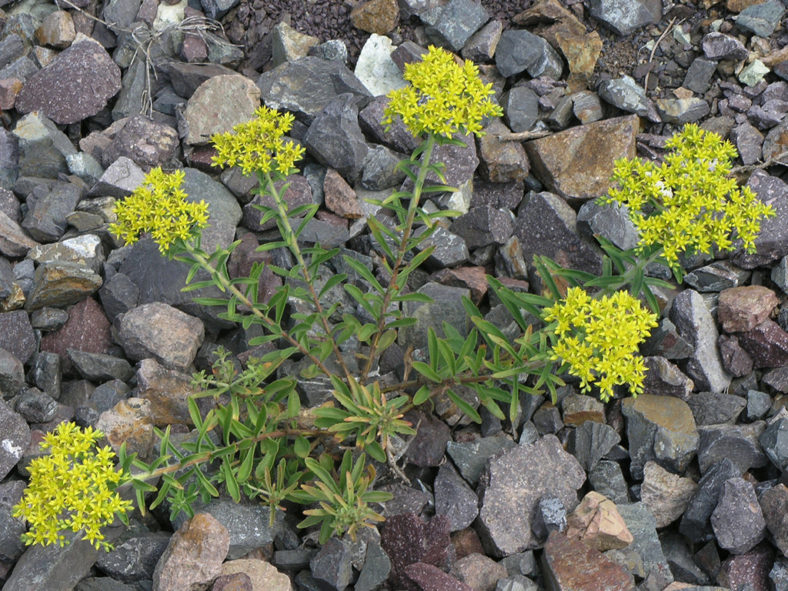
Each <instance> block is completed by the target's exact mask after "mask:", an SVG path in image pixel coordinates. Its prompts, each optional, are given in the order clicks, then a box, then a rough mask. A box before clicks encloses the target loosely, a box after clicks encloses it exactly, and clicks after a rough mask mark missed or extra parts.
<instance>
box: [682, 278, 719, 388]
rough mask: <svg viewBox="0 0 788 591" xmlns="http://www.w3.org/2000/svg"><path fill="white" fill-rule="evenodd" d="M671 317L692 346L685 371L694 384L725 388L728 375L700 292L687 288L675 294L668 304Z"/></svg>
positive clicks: (715, 329)
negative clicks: (671, 302)
mask: <svg viewBox="0 0 788 591" xmlns="http://www.w3.org/2000/svg"><path fill="white" fill-rule="evenodd" d="M670 319H671V321H672V322H673V323H674V324H675V325H676V329H677V330H678V333H679V335H681V336H682V337H683V338H684V339H685V340H687V342H689V343H691V344H692V346H693V348H694V351H693V353H692V355H691V357H690V359H689V361H688V362H687V369H686V372H687V374H688V375H689V376H690V377H691V378H692V379H693V381H694V382H695V386H696V387H697V388H698V389H699V390H708V391H711V392H722V391H724V390H725V389H726V388H727V387H728V385H729V384H730V381H731V377H730V375H729V374H727V373H726V372H725V370H724V369H723V367H722V362H721V359H720V354H719V350H718V348H717V338H718V337H719V333H718V331H717V326H716V324H715V322H714V319H713V318H712V316H711V313H710V312H709V309H708V308H707V307H706V304H705V302H704V301H703V298H702V297H701V295H700V294H699V293H698V292H697V291H695V290H692V289H687V290H685V291H683V292H682V293H680V294H679V295H678V296H676V298H675V299H674V300H673V304H672V305H671V308H670Z"/></svg>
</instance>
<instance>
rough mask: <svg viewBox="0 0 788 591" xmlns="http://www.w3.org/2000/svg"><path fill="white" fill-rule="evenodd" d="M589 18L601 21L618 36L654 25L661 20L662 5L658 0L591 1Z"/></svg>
mask: <svg viewBox="0 0 788 591" xmlns="http://www.w3.org/2000/svg"><path fill="white" fill-rule="evenodd" d="M589 8H590V11H591V16H593V17H594V18H595V19H598V20H600V21H602V22H603V23H604V24H605V25H607V26H608V27H610V28H611V29H613V30H614V31H615V32H616V33H618V34H619V35H629V34H630V33H632V32H634V31H636V30H637V29H640V28H642V27H645V26H646V25H655V24H657V23H658V22H659V20H660V19H661V18H662V3H661V2H659V0H636V1H634V2H631V3H629V2H628V3H622V2H620V1H619V0H591V3H590V6H589Z"/></svg>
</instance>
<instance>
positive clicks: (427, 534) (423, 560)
mask: <svg viewBox="0 0 788 591" xmlns="http://www.w3.org/2000/svg"><path fill="white" fill-rule="evenodd" d="M449 527H450V526H449V519H448V518H447V517H445V516H443V515H436V516H435V517H433V518H432V520H431V521H430V522H429V523H424V522H423V521H422V520H421V519H420V518H419V517H418V516H417V515H414V514H413V513H402V514H400V515H394V516H392V517H389V518H388V519H387V520H386V524H385V525H384V526H383V528H382V530H381V532H380V545H381V547H382V548H383V550H384V551H385V552H386V554H387V555H388V557H389V559H390V560H391V580H392V582H393V583H394V584H395V585H400V588H405V589H408V590H409V591H418V587H416V585H414V583H413V582H412V579H411V577H410V573H409V571H408V567H409V566H411V565H413V564H416V563H418V564H428V565H432V566H435V567H436V568H438V569H440V568H446V567H447V566H448V561H449V552H450V549H451V540H450V538H449ZM447 576H448V575H447ZM452 580H454V579H452ZM455 583H456V580H455Z"/></svg>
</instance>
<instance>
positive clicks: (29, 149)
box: [13, 111, 77, 179]
mask: <svg viewBox="0 0 788 591" xmlns="http://www.w3.org/2000/svg"><path fill="white" fill-rule="evenodd" d="M13 136H14V140H15V143H16V148H17V149H16V150H15V152H16V158H17V163H16V166H14V168H15V169H17V171H18V176H32V177H44V178H53V179H54V178H57V177H58V174H60V173H61V172H63V173H64V172H66V171H67V170H68V165H67V164H66V156H68V155H70V154H75V153H76V151H77V150H76V149H75V148H74V146H73V144H72V143H71V141H70V140H69V139H68V137H67V136H66V134H64V133H63V132H62V131H60V130H59V129H58V128H57V126H56V125H55V124H54V123H53V122H52V121H51V120H50V119H47V118H46V117H45V116H44V115H43V114H42V113H40V112H37V111H36V112H33V113H30V114H29V115H25V116H24V117H22V118H21V119H20V120H19V121H17V123H16V126H15V127H14V133H13ZM14 178H15V179H16V177H14Z"/></svg>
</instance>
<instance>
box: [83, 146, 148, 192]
mask: <svg viewBox="0 0 788 591" xmlns="http://www.w3.org/2000/svg"><path fill="white" fill-rule="evenodd" d="M143 182H145V172H144V171H143V170H142V169H141V168H140V167H139V166H137V164H136V163H135V162H134V161H133V160H132V159H131V158H128V157H126V156H120V157H119V158H118V159H117V160H115V161H114V162H112V164H110V165H109V166H108V167H107V169H106V170H105V171H104V174H102V175H101V178H99V180H98V182H96V184H95V185H93V187H92V188H91V189H90V192H89V195H98V196H110V197H118V198H122V197H126V196H128V195H131V194H132V193H133V192H134V190H135V189H136V188H137V187H139V186H140V185H141V184H142V183H143Z"/></svg>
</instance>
